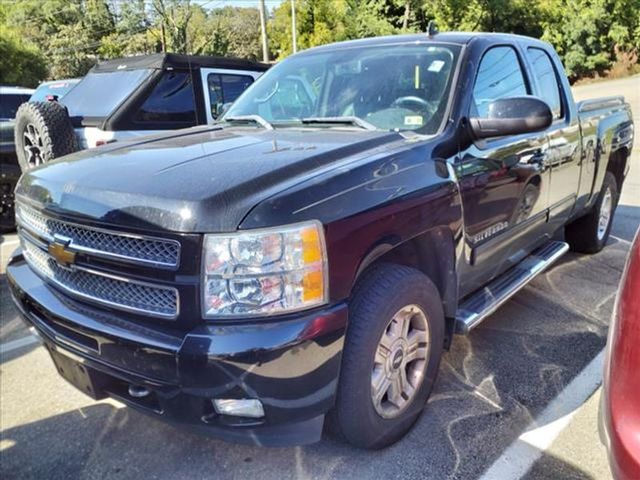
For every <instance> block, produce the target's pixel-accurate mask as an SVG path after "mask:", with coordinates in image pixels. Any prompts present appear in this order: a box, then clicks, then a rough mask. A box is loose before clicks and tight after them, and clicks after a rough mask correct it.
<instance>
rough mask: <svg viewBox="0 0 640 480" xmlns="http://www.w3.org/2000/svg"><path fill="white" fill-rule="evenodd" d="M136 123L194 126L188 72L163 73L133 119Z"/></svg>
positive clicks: (194, 111) (193, 108)
mask: <svg viewBox="0 0 640 480" xmlns="http://www.w3.org/2000/svg"><path fill="white" fill-rule="evenodd" d="M134 121H136V122H148V123H183V124H185V126H190V125H195V124H196V123H197V122H196V109H195V104H194V99H193V83H192V82H191V74H190V73H189V72H165V73H164V75H163V76H162V78H161V79H160V82H158V84H157V85H156V87H155V88H154V89H153V91H152V92H151V95H149V97H148V98H147V99H146V100H145V102H144V103H143V104H142V106H141V107H140V109H139V110H138V112H137V113H136V115H135V117H134Z"/></svg>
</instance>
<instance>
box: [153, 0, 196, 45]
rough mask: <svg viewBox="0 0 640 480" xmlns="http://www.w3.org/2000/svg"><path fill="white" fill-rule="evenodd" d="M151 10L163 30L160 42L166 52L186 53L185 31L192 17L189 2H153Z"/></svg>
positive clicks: (176, 0) (162, 0)
mask: <svg viewBox="0 0 640 480" xmlns="http://www.w3.org/2000/svg"><path fill="white" fill-rule="evenodd" d="M153 8H154V10H155V12H156V14H157V17H158V18H157V20H158V22H159V23H160V26H161V27H162V28H164V35H163V38H162V41H163V43H164V45H165V49H166V51H168V52H174V53H188V50H189V45H188V39H187V31H188V27H189V21H190V20H191V17H192V15H193V9H192V8H191V2H190V0H153Z"/></svg>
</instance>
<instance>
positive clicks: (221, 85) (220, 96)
mask: <svg viewBox="0 0 640 480" xmlns="http://www.w3.org/2000/svg"><path fill="white" fill-rule="evenodd" d="M252 83H253V77H251V76H249V75H234V74H227V73H222V74H220V73H210V74H209V75H207V84H208V85H209V102H210V107H211V116H212V117H213V118H214V120H215V119H216V118H217V117H218V116H219V115H220V113H221V112H222V107H223V106H224V104H225V103H230V102H235V100H236V98H238V97H239V96H240V94H241V93H242V92H244V91H245V90H246V89H247V87H248V86H249V85H251V84H252Z"/></svg>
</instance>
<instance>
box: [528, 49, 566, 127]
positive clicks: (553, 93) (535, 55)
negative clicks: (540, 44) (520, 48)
mask: <svg viewBox="0 0 640 480" xmlns="http://www.w3.org/2000/svg"><path fill="white" fill-rule="evenodd" d="M527 56H528V57H529V61H530V62H531V65H532V66H533V74H534V75H535V76H536V80H537V81H538V86H539V87H540V95H541V96H542V99H543V100H544V101H545V102H547V104H549V108H550V109H551V112H553V118H562V102H561V100H560V88H559V87H558V77H557V75H556V71H555V69H554V68H553V63H551V59H550V58H549V55H548V54H547V52H545V51H544V50H542V49H541V48H534V47H530V48H528V49H527Z"/></svg>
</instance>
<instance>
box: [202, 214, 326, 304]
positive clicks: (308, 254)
mask: <svg viewBox="0 0 640 480" xmlns="http://www.w3.org/2000/svg"><path fill="white" fill-rule="evenodd" d="M203 257H204V266H203V276H204V278H203V282H202V285H203V290H204V291H203V303H204V315H205V316H206V317H229V316H238V317H240V316H257V315H275V314H283V313H288V312H294V311H298V310H303V309H306V308H311V307H315V306H318V305H321V304H323V303H325V302H326V301H327V292H328V288H327V287H328V286H327V254H326V250H325V245H324V234H323V229H322V225H321V224H320V223H318V222H305V223H298V224H295V225H289V226H286V227H281V228H269V229H263V230H248V231H246V232H236V233H230V234H211V235H206V236H205V240H204V255H203Z"/></svg>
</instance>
